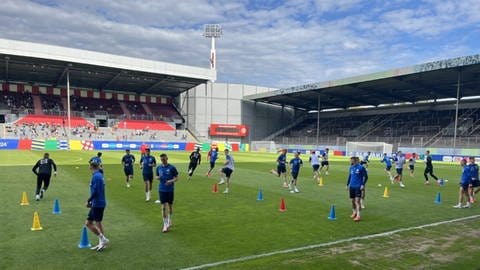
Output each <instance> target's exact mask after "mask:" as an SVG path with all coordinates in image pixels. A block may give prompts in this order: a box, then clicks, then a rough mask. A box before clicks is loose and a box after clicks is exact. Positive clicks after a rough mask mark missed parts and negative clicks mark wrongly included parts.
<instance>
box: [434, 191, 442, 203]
mask: <svg viewBox="0 0 480 270" xmlns="http://www.w3.org/2000/svg"><path fill="white" fill-rule="evenodd" d="M440 202H441V197H440V192H438V193H437V197H435V203H436V204H440Z"/></svg>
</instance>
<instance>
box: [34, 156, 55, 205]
mask: <svg viewBox="0 0 480 270" xmlns="http://www.w3.org/2000/svg"><path fill="white" fill-rule="evenodd" d="M52 167H53V175H55V176H57V165H56V164H55V162H54V161H53V159H51V158H50V154H48V153H45V154H43V159H40V160H39V161H37V163H35V166H33V168H32V172H33V173H34V174H35V175H37V189H36V191H35V200H37V201H39V200H40V199H43V196H44V195H45V192H46V191H47V189H48V186H49V185H50V178H51V177H52ZM37 169H38V172H37ZM42 184H43V187H42Z"/></svg>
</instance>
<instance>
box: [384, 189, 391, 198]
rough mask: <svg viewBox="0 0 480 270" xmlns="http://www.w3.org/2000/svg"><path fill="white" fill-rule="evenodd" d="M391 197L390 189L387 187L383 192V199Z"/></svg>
mask: <svg viewBox="0 0 480 270" xmlns="http://www.w3.org/2000/svg"><path fill="white" fill-rule="evenodd" d="M388 197H390V194H389V193H388V187H385V190H384V191H383V198H388Z"/></svg>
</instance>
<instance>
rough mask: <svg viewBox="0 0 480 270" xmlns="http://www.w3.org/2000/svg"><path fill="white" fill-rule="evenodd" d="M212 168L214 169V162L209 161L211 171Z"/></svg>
mask: <svg viewBox="0 0 480 270" xmlns="http://www.w3.org/2000/svg"><path fill="white" fill-rule="evenodd" d="M213 168H215V161H214V162H211V161H210V169H213Z"/></svg>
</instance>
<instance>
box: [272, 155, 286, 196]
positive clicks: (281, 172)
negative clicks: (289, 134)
mask: <svg viewBox="0 0 480 270" xmlns="http://www.w3.org/2000/svg"><path fill="white" fill-rule="evenodd" d="M270 172H271V173H272V174H274V175H276V176H278V177H280V176H282V177H283V187H284V188H288V182H287V149H282V151H281V153H280V155H279V156H278V158H277V170H276V171H275V169H272V170H271V171H270Z"/></svg>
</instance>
